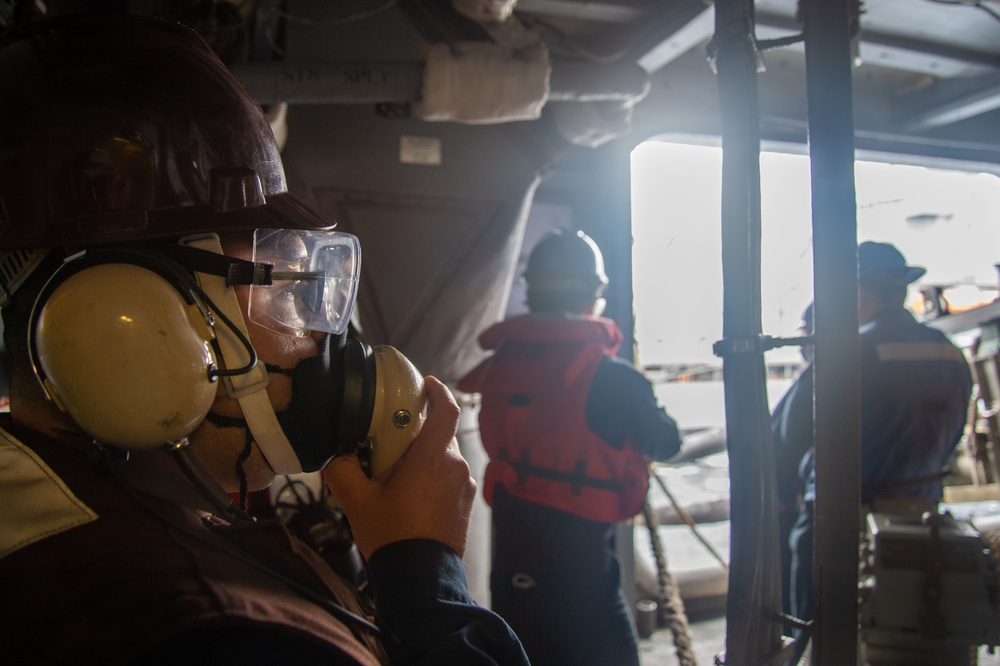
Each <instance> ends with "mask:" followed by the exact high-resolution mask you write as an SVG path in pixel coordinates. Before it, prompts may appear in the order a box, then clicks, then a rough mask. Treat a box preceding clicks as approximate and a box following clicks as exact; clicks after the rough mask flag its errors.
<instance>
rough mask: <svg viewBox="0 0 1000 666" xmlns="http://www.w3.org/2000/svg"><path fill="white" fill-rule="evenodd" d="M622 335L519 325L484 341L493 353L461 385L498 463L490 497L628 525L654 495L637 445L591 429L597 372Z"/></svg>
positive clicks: (492, 331)
mask: <svg viewBox="0 0 1000 666" xmlns="http://www.w3.org/2000/svg"><path fill="white" fill-rule="evenodd" d="M621 341H622V333H621V331H620V330H619V329H618V327H617V326H616V325H615V323H614V322H613V321H611V320H610V319H603V318H597V317H591V318H586V319H558V320H538V319H535V318H534V317H532V316H531V315H525V316H521V317H515V318H512V319H509V320H507V321H504V322H501V323H499V324H496V325H494V326H493V327H491V328H489V329H488V330H487V331H486V332H484V333H483V334H482V335H481V336H480V339H479V342H480V344H481V345H482V347H483V348H484V349H495V350H496V352H495V354H494V355H493V356H491V357H490V358H488V359H486V360H485V361H483V362H482V363H481V364H480V365H479V366H477V367H476V368H475V369H474V370H473V371H472V372H470V373H469V374H468V375H466V376H465V377H464V378H463V379H462V380H461V381H460V382H459V384H458V388H459V389H460V390H462V391H466V392H469V393H481V394H482V396H483V399H482V407H481V409H480V412H479V429H480V434H481V437H482V441H483V446H484V447H485V449H486V452H487V453H488V454H489V456H490V462H489V464H488V465H487V467H486V476H485V479H484V483H483V495H484V497H485V499H486V502H487V503H488V504H490V506H492V504H493V492H494V489H495V488H496V486H497V485H502V486H504V487H505V488H506V489H507V491H508V492H509V493H510V494H512V495H514V496H516V497H519V498H521V499H524V500H527V501H530V502H534V503H536V504H541V505H544V506H548V507H552V508H555V509H559V510H561V511H565V512H567V513H571V514H573V515H575V516H579V517H581V518H586V519H588V520H593V521H597V522H603V523H613V522H619V521H622V520H627V519H629V518H631V517H632V516H634V515H636V514H637V513H638V512H639V511H640V510H641V509H642V504H643V502H644V500H645V497H646V491H647V490H648V488H649V472H648V464H649V460H648V458H647V457H646V456H645V454H643V453H642V452H640V451H639V450H638V449H637V448H636V447H635V445H634V444H633V443H632V442H628V441H626V442H625V444H624V446H623V447H622V448H621V449H615V448H613V447H611V446H610V445H609V444H608V443H607V442H605V441H604V440H603V439H601V438H600V437H598V436H597V435H595V434H594V433H593V432H591V431H590V428H588V427H587V419H586V413H585V412H586V405H587V395H588V394H589V392H590V387H591V384H592V383H593V381H594V375H595V373H596V372H597V367H598V365H599V364H600V363H601V360H602V359H603V358H604V357H605V356H612V355H614V354H615V353H616V352H617V350H618V346H619V345H620V344H621Z"/></svg>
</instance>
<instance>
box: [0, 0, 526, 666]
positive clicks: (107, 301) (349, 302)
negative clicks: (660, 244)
mask: <svg viewBox="0 0 1000 666" xmlns="http://www.w3.org/2000/svg"><path fill="white" fill-rule="evenodd" d="M0 174H2V176H3V177H2V178H0V203H2V205H0V219H2V223H0V308H2V309H0V312H2V315H3V328H4V336H5V343H6V348H7V352H8V354H9V357H10V368H11V373H12V374H11V377H10V396H11V403H10V404H11V408H10V414H2V415H0V499H2V502H0V589H2V590H3V603H2V604H0V661H3V662H4V663H9V664H67V663H73V664H77V663H79V664H177V663H211V664H248V663H255V664H263V663H274V664H279V663H289V664H327V665H329V664H353V665H357V664H366V665H372V666H374V665H376V664H383V663H392V664H512V665H520V666H526V664H527V663H528V662H527V658H526V657H525V655H524V651H523V649H522V648H521V646H520V643H519V642H518V640H517V637H516V636H515V635H514V634H513V633H512V632H511V630H510V628H509V627H508V625H507V624H506V623H505V622H504V621H503V620H502V619H501V618H500V617H499V616H497V615H496V614H495V613H493V612H491V611H490V610H488V609H486V608H484V607H481V606H479V605H477V604H476V603H474V602H473V601H472V599H471V598H470V597H469V593H468V589H467V586H466V580H465V571H464V568H463V566H462V561H461V557H462V554H463V552H464V550H465V545H466V539H467V531H468V525H469V515H470V511H471V507H472V501H473V499H474V498H475V490H476V485H475V481H474V480H473V479H472V478H471V476H470V473H469V467H468V464H467V463H466V461H465V460H464V459H463V458H462V456H461V454H460V453H459V452H458V447H457V443H456V440H455V432H456V428H457V425H458V417H459V409H458V405H457V404H456V402H455V401H454V399H453V398H452V396H451V394H450V393H449V392H448V390H447V388H446V387H445V386H444V385H443V384H442V383H440V382H438V381H437V380H435V379H434V378H433V377H427V378H425V384H426V391H427V393H426V395H427V405H428V413H427V416H426V420H425V422H424V423H423V428H422V429H421V430H420V432H419V434H418V435H417V436H416V438H415V439H414V440H413V442H412V444H411V445H410V448H409V449H408V450H407V451H406V453H405V455H403V456H402V458H400V459H399V461H398V462H397V463H396V464H395V465H393V466H392V467H391V468H390V469H389V471H388V472H387V473H385V474H381V475H378V476H376V477H375V478H369V477H368V476H367V475H366V473H365V472H364V471H363V470H362V467H361V464H360V462H359V460H358V458H357V457H356V456H354V455H353V451H354V450H355V448H354V447H355V446H356V444H357V440H356V439H355V438H353V437H352V434H353V431H352V432H347V433H345V434H344V436H343V437H340V435H339V434H337V432H336V431H337V429H338V426H339V425H340V424H341V423H342V422H347V421H348V420H349V419H355V418H358V414H357V413H355V412H357V411H358V409H357V407H356V406H352V405H349V404H348V403H347V402H346V401H345V400H342V399H341V398H342V397H343V396H342V393H343V390H342V389H340V393H338V391H337V390H335V387H336V386H339V385H342V384H343V383H344V381H346V379H345V362H344V358H345V354H346V353H347V352H348V350H350V349H356V345H354V343H353V342H351V341H348V340H346V332H345V329H346V327H347V322H348V321H349V319H350V314H351V311H352V309H353V306H354V295H355V292H354V288H355V287H356V283H357V278H358V275H357V265H358V259H359V256H358V254H357V253H358V251H359V247H358V245H357V243H356V239H355V238H354V237H353V236H350V235H349V234H343V233H340V232H337V231H334V230H333V229H332V224H331V223H330V222H329V221H327V220H326V219H325V218H324V217H322V216H321V215H319V214H318V213H316V212H314V211H312V210H310V209H309V208H308V207H307V206H305V205H304V204H303V203H302V202H301V201H299V200H298V199H296V198H295V197H294V196H293V195H292V194H290V193H289V192H287V190H286V186H285V176H284V172H283V169H282V164H281V158H280V156H279V153H278V147H277V144H276V142H275V140H274V136H273V134H272V133H271V129H270V127H269V125H268V122H267V119H266V118H265V116H264V114H263V112H262V110H261V108H260V106H259V105H258V104H257V103H256V101H255V100H254V99H253V98H252V97H251V96H250V95H249V94H248V93H247V92H246V90H245V89H244V88H243V87H242V86H241V85H240V84H239V83H238V82H237V80H236V79H235V78H234V77H233V76H232V75H231V74H230V73H229V72H228V71H227V70H226V68H225V66H224V65H223V64H222V62H221V61H220V60H219V59H218V58H217V57H216V56H215V55H214V54H213V53H212V51H211V49H210V48H209V47H208V45H207V44H206V43H205V41H204V40H202V39H201V38H200V37H199V36H198V35H197V34H196V33H195V32H194V31H193V30H190V29H188V28H186V27H183V26H180V25H178V24H173V23H169V22H166V21H160V20H156V19H151V18H142V17H137V16H127V15H98V14H93V15H87V16H63V17H60V18H51V19H38V20H31V21H29V22H27V23H25V24H24V25H22V26H20V27H18V28H15V29H13V30H11V31H8V32H6V33H4V34H2V35H0ZM265 256H266V257H267V259H265V258H264V257H265ZM265 368H266V370H267V372H266V373H265V372H264V370H265ZM392 388H393V387H392V386H389V387H386V390H387V392H388V390H391V389H392ZM338 396H339V397H338ZM303 401H305V406H303ZM334 456H337V457H334ZM331 458H333V460H332V461H331V462H329V464H328V465H327V462H328V461H330V459H331ZM324 466H325V468H326V469H325V471H326V474H325V476H326V478H327V479H328V480H329V481H330V482H331V486H332V491H333V493H334V494H335V496H336V497H337V499H338V500H339V501H340V503H341V506H342V507H343V509H344V511H345V512H346V514H347V515H348V517H349V519H350V521H351V526H352V529H353V533H354V536H355V538H356V541H357V545H358V548H359V550H360V551H361V553H362V554H363V555H364V556H365V558H366V559H367V564H368V580H369V584H370V589H369V590H368V591H367V592H366V595H365V596H364V597H362V596H361V595H360V593H359V591H358V590H356V589H353V588H352V587H351V586H350V585H348V584H347V583H345V582H344V581H343V580H342V579H340V578H338V576H336V575H335V574H334V572H333V571H332V570H331V569H330V568H329V566H327V564H326V563H325V562H324V561H323V560H322V558H321V557H320V556H319V554H318V553H316V552H315V551H312V550H310V548H309V547H308V546H307V545H306V544H305V543H304V542H302V541H300V540H298V539H296V538H295V537H294V536H293V535H292V534H291V533H289V532H288V531H287V530H286V529H285V528H284V527H283V526H282V525H281V524H280V523H278V522H277V521H267V520H256V519H254V518H253V517H251V516H250V515H249V514H248V513H247V512H246V511H245V510H244V509H243V508H241V507H240V506H239V505H238V504H236V503H234V502H233V500H232V495H233V494H238V495H239V496H241V497H245V496H246V495H247V493H248V491H255V490H257V489H260V488H264V487H266V486H268V485H269V484H270V483H271V482H272V481H273V480H274V478H275V476H276V475H277V474H292V473H297V472H303V471H318V470H319V469H321V468H324Z"/></svg>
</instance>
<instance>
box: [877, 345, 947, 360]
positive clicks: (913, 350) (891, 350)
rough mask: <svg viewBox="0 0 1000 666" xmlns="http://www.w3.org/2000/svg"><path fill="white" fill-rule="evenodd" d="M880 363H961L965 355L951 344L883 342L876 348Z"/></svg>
mask: <svg viewBox="0 0 1000 666" xmlns="http://www.w3.org/2000/svg"><path fill="white" fill-rule="evenodd" d="M875 351H876V352H877V353H878V360H880V361H960V362H962V363H965V362H966V361H965V354H963V353H962V351H961V350H960V349H959V348H958V347H956V346H955V345H953V344H951V343H949V342H883V343H882V344H880V345H877V346H876V347H875Z"/></svg>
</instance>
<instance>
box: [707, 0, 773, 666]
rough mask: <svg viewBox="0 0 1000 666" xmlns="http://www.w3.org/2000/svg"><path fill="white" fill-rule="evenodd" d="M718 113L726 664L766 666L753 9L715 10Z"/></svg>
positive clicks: (728, 2) (766, 427)
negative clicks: (726, 557) (727, 496)
mask: <svg viewBox="0 0 1000 666" xmlns="http://www.w3.org/2000/svg"><path fill="white" fill-rule="evenodd" d="M715 46H716V61H715V62H716V68H717V72H718V79H719V81H718V86H719V106H720V113H721V116H722V268H723V337H724V340H723V341H722V342H721V343H719V344H720V345H721V351H720V348H719V347H717V352H719V353H720V355H722V356H723V370H724V378H725V399H726V432H727V444H728V448H729V475H730V503H731V509H730V518H731V520H730V526H731V527H730V529H731V539H730V543H731V545H730V552H731V555H730V570H729V592H728V604H727V610H726V664H727V666H744V665H745V666H759V665H760V664H763V663H768V662H769V660H770V658H771V657H773V656H774V655H775V654H776V653H777V652H778V651H779V649H780V647H781V627H780V625H779V624H778V623H776V622H775V621H774V620H773V619H772V618H771V617H769V615H770V614H771V613H772V612H774V611H777V610H779V609H780V607H781V602H780V573H779V567H778V561H779V559H780V558H779V556H778V551H777V548H776V546H777V524H776V520H775V516H776V509H775V490H774V453H773V444H772V442H771V429H770V419H769V415H768V406H767V390H766V385H765V373H764V354H763V350H762V348H761V345H760V335H761V314H760V129H759V126H758V121H757V109H758V100H757V53H756V48H755V46H754V41H753V5H752V3H751V2H749V1H748V0H719V1H718V2H716V6H715Z"/></svg>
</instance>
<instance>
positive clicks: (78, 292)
mask: <svg viewBox="0 0 1000 666" xmlns="http://www.w3.org/2000/svg"><path fill="white" fill-rule="evenodd" d="M57 278H58V280H57ZM53 280H54V281H55V282H54V283H51V284H52V286H51V287H50V286H48V285H47V286H46V288H45V289H43V291H42V294H41V295H40V296H39V302H38V303H36V306H35V316H34V317H33V326H32V329H31V335H32V339H31V348H32V350H33V354H34V356H35V358H34V361H35V365H36V371H37V373H38V375H39V378H40V379H41V380H42V383H43V386H45V387H46V390H47V391H49V393H50V395H51V397H52V398H53V400H54V401H55V402H56V404H57V405H58V406H59V407H60V408H61V409H63V410H64V411H65V412H66V413H68V414H69V415H70V416H71V417H72V418H73V420H74V421H76V423H77V424H78V425H79V426H80V427H81V428H82V429H83V430H84V431H85V432H86V433H87V434H88V435H90V436H91V437H93V438H94V439H95V440H98V441H100V442H104V443H107V444H111V445H114V446H118V447H121V448H125V449H143V448H153V447H157V446H160V445H163V444H165V443H167V442H171V441H175V440H178V439H180V438H182V437H185V436H187V435H188V434H190V432H191V431H192V430H194V429H195V428H196V427H197V426H198V424H200V423H201V421H202V420H204V418H205V415H206V414H207V413H208V411H209V409H210V408H211V406H212V403H213V401H214V399H215V395H216V389H217V384H216V382H215V380H214V376H213V375H212V374H211V372H212V370H214V369H215V367H216V366H215V357H214V355H213V353H212V347H211V344H210V341H211V340H212V338H213V337H214V334H213V331H212V328H211V326H210V325H209V324H208V323H207V322H206V321H205V319H204V317H203V316H202V314H201V312H200V311H199V310H198V308H197V306H196V305H194V304H192V303H190V302H189V301H188V300H186V299H185V297H184V296H183V295H182V293H181V291H180V290H179V289H178V286H177V284H176V279H175V280H170V279H167V278H166V277H164V276H163V275H161V274H159V273H158V272H157V271H155V270H152V269H150V268H147V267H144V266H140V265H136V264H133V263H99V264H96V265H89V266H85V267H83V268H81V269H79V270H74V271H70V272H69V275H68V276H65V277H64V276H61V275H59V272H58V271H57V274H56V275H54V276H53Z"/></svg>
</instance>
